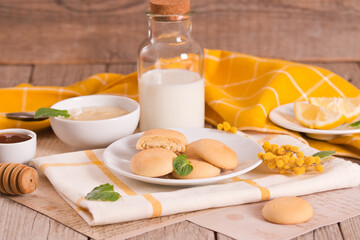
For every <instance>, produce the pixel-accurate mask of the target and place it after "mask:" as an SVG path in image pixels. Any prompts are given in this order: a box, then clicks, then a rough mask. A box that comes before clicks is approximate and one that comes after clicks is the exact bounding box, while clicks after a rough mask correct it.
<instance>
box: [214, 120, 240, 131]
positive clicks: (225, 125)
mask: <svg viewBox="0 0 360 240" xmlns="http://www.w3.org/2000/svg"><path fill="white" fill-rule="evenodd" d="M217 129H218V130H224V131H225V132H231V133H236V132H237V128H236V127H232V126H231V125H230V123H228V122H223V123H219V124H218V125H217Z"/></svg>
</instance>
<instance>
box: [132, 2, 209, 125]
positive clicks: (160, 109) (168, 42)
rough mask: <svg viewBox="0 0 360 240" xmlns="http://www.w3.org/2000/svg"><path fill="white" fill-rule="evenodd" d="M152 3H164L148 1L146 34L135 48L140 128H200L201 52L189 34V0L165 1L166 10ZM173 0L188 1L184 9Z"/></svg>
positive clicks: (202, 99) (202, 90) (202, 120)
mask: <svg viewBox="0 0 360 240" xmlns="http://www.w3.org/2000/svg"><path fill="white" fill-rule="evenodd" d="M152 2H155V3H156V2H161V4H164V2H165V4H166V1H156V0H150V8H151V12H148V13H147V16H148V22H149V39H148V40H146V41H145V42H144V43H143V44H142V46H141V47H140V51H139V58H138V83H139V102H140V110H141V114H140V130H141V131H145V130H149V129H153V128H186V127H204V115H205V102H204V53H203V49H202V48H201V47H200V45H199V44H198V43H197V42H196V41H194V40H193V39H192V38H191V13H190V12H189V8H190V7H189V6H190V2H189V0H184V1H171V0H169V4H172V5H171V8H169V9H168V11H165V10H167V8H166V6H161V7H160V8H159V7H158V5H155V7H154V6H153V5H154V4H153V5H152ZM174 2H176V3H180V4H181V3H182V2H185V3H187V2H188V3H189V4H188V9H187V11H186V13H182V12H184V9H186V5H185V7H184V5H182V6H180V10H181V11H182V12H181V11H180V10H179V9H177V8H176V7H174V6H173V5H174ZM176 11H180V13H179V12H176Z"/></svg>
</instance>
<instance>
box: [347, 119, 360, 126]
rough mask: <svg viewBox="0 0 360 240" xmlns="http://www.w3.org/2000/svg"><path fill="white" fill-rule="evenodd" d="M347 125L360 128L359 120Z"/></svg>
mask: <svg viewBox="0 0 360 240" xmlns="http://www.w3.org/2000/svg"><path fill="white" fill-rule="evenodd" d="M348 127H352V128H360V121H357V122H354V123H351V124H349V125H348Z"/></svg>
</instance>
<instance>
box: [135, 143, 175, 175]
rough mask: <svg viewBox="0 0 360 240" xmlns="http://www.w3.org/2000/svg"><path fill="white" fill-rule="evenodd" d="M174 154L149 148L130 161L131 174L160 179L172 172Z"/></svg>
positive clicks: (160, 149) (161, 149) (166, 150)
mask: <svg viewBox="0 0 360 240" xmlns="http://www.w3.org/2000/svg"><path fill="white" fill-rule="evenodd" d="M174 158H176V154H175V153H174V152H172V151H170V150H168V149H164V148H150V149H145V150H142V151H140V152H138V153H136V154H135V155H134V156H133V157H132V158H131V160H130V169H131V171H132V172H133V173H135V174H137V175H140V176H145V177H160V176H164V175H166V174H169V173H171V172H172V171H173V166H172V163H173V160H174Z"/></svg>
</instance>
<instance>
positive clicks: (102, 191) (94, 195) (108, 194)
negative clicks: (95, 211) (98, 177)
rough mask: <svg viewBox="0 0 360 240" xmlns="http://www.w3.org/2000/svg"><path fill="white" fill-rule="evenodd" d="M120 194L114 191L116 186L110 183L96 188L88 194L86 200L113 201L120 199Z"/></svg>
mask: <svg viewBox="0 0 360 240" xmlns="http://www.w3.org/2000/svg"><path fill="white" fill-rule="evenodd" d="M119 197H120V194H119V193H117V192H115V191H114V186H113V185H110V184H109V183H106V184H103V185H100V186H98V187H96V188H94V189H93V190H92V191H91V192H89V193H88V194H87V195H86V196H85V199H86V200H101V201H111V202H114V201H116V200H118V199H119Z"/></svg>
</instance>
